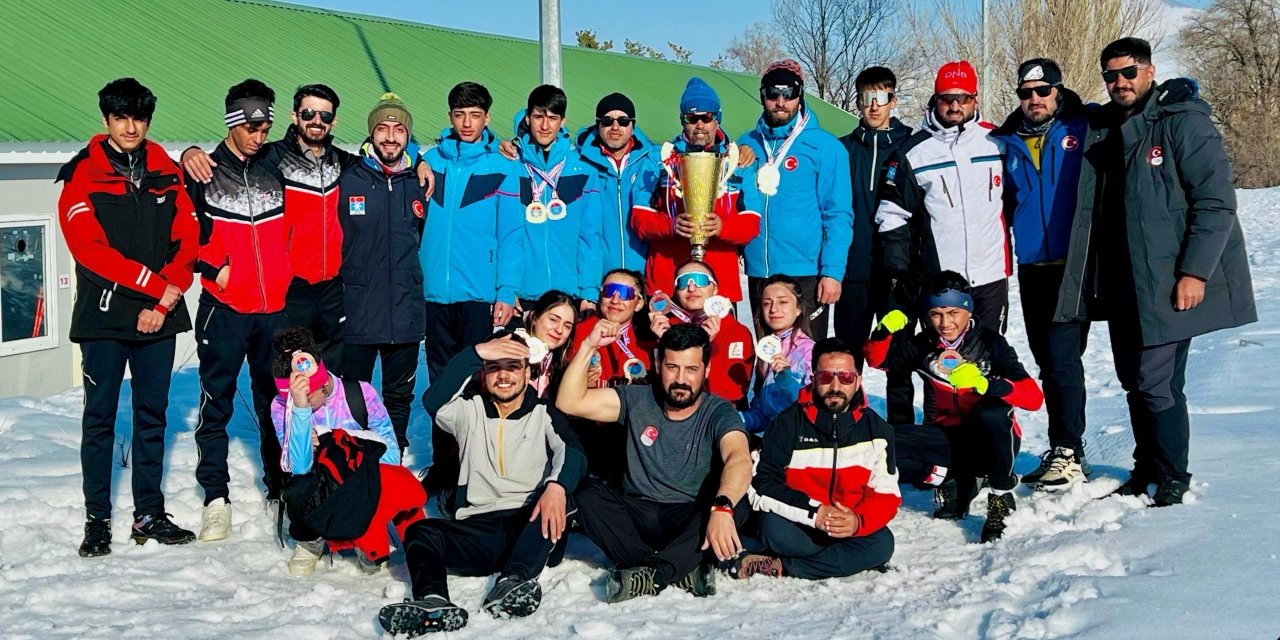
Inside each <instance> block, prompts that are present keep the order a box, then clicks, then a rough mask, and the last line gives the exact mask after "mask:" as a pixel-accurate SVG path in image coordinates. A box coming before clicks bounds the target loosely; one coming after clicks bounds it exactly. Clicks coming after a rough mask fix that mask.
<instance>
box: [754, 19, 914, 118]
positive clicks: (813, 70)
mask: <svg viewBox="0 0 1280 640" xmlns="http://www.w3.org/2000/svg"><path fill="white" fill-rule="evenodd" d="M899 5H900V3H899V1H898V0H774V2H773V20H774V22H775V23H776V24H777V27H778V32H779V33H780V34H781V40H782V44H783V46H784V47H785V48H786V50H787V51H789V52H791V53H792V54H793V55H795V57H796V59H797V60H798V61H799V62H800V64H801V65H802V66H803V67H804V69H805V72H806V74H807V75H808V79H809V80H810V82H811V83H812V87H813V91H814V92H815V93H817V94H818V97H819V98H822V99H823V100H826V101H827V102H830V103H832V104H835V105H836V106H838V107H840V108H841V109H844V110H846V111H848V110H850V109H852V108H853V103H854V98H855V94H856V93H857V91H856V89H855V88H854V86H853V81H854V78H855V77H857V75H858V72H859V71H861V70H862V69H863V68H864V67H866V66H868V65H869V64H874V63H880V62H884V61H885V60H887V59H888V58H889V56H890V54H891V49H892V47H893V45H894V39H893V38H892V31H893V29H892V28H891V18H892V17H893V16H894V14H895V13H896V12H897V10H898V8H899Z"/></svg>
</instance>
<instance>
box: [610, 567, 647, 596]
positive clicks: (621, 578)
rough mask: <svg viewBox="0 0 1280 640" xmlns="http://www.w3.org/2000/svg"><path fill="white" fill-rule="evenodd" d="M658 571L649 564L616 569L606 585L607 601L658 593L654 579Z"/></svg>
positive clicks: (611, 573)
mask: <svg viewBox="0 0 1280 640" xmlns="http://www.w3.org/2000/svg"><path fill="white" fill-rule="evenodd" d="M656 573H657V570H656V569H655V568H653V567H651V566H647V565H641V566H639V567H632V568H630V569H614V570H613V571H611V572H609V580H608V581H607V582H605V585H604V597H605V601H606V602H608V603H610V604H614V603H618V602H625V601H627V600H630V599H632V598H636V597H639V596H656V595H658V591H659V589H658V585H657V584H655V583H654V580H653V579H654V575H655V574H656Z"/></svg>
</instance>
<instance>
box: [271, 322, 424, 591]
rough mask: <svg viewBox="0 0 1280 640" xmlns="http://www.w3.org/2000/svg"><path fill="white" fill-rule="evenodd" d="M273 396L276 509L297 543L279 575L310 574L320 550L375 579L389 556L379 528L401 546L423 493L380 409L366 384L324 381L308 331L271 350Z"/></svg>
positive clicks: (282, 339)
mask: <svg viewBox="0 0 1280 640" xmlns="http://www.w3.org/2000/svg"><path fill="white" fill-rule="evenodd" d="M272 347H273V349H274V350H275V354H276V356H275V361H274V362H273V363H272V373H273V374H274V376H275V378H276V388H277V389H278V390H279V391H280V396H279V397H277V398H276V399H275V401H274V402H273V403H272V405H271V419H272V422H273V423H274V424H275V432H276V438H277V439H278V440H279V441H280V451H281V455H280V466H281V468H282V469H283V470H284V472H285V473H286V474H289V476H288V479H287V480H286V482H285V488H284V494H283V497H284V503H285V508H286V510H287V511H288V514H289V535H290V536H291V537H292V538H293V539H294V540H296V541H297V542H298V545H297V547H295V548H294V550H293V557H292V558H291V559H290V560H289V573H291V574H293V575H310V574H311V573H312V572H314V571H315V567H316V561H317V560H318V559H319V558H320V555H321V554H322V553H323V552H324V549H325V542H326V541H328V547H329V548H330V549H332V550H334V551H338V550H340V549H350V548H355V549H356V559H357V560H358V561H359V563H360V568H361V570H363V571H365V572H366V573H376V572H377V571H378V570H379V569H380V566H379V565H381V564H382V563H385V562H386V560H387V556H388V555H389V554H390V552H391V545H390V539H389V537H388V535H387V524H388V523H393V524H394V525H395V527H396V532H397V533H398V534H399V535H400V537H401V539H402V540H403V539H404V533H405V530H406V528H408V526H409V525H411V524H413V523H414V522H417V521H419V520H422V519H423V518H424V517H425V516H424V515H423V513H422V505H423V503H424V502H426V499H427V497H426V494H425V493H423V491H422V485H420V484H418V481H417V479H416V478H414V477H413V474H412V473H410V472H409V470H408V469H405V468H404V467H402V466H400V448H399V447H398V446H396V437H395V432H394V431H393V430H392V427H391V419H390V418H388V417H387V410H386V408H385V407H383V405H382V401H381V400H380V399H379V398H378V392H376V391H374V390H373V387H371V386H369V385H368V383H364V382H357V381H355V380H350V381H344V380H342V379H341V378H339V377H338V376H334V375H330V374H329V372H328V371H327V370H326V368H325V365H324V362H323V361H322V360H320V359H318V358H317V357H316V356H314V355H312V354H314V353H318V352H319V351H318V349H317V348H316V344H315V340H314V339H313V338H312V337H311V331H310V330H309V329H305V328H301V327H298V328H293V329H288V330H285V331H282V332H280V333H278V334H276V336H275V339H274V340H273V342H272Z"/></svg>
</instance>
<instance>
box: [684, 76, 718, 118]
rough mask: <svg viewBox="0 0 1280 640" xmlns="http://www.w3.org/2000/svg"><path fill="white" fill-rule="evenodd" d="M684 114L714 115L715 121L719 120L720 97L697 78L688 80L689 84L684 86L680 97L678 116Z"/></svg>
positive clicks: (709, 86) (703, 81)
mask: <svg viewBox="0 0 1280 640" xmlns="http://www.w3.org/2000/svg"><path fill="white" fill-rule="evenodd" d="M686 113H714V114H715V115H716V120H719V119H720V96H718V95H716V90H715V89H712V88H711V85H709V84H707V82H706V81H705V80H703V79H702V78H699V77H697V76H694V77H692V78H689V84H686V85H685V86H684V93H683V94H681V96H680V114H681V115H684V114H686Z"/></svg>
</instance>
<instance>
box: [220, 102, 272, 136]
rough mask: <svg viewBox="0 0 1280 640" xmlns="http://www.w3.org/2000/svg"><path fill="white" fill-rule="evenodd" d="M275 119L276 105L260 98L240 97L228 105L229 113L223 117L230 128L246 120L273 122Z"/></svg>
mask: <svg viewBox="0 0 1280 640" xmlns="http://www.w3.org/2000/svg"><path fill="white" fill-rule="evenodd" d="M275 119H276V110H275V107H272V106H271V103H270V102H267V101H266V100H262V99H260V98H240V99H239V100H236V101H235V102H232V103H231V106H230V107H227V115H225V116H223V117H222V121H223V122H225V123H226V125H227V128H228V129H230V128H231V127H235V126H239V125H242V124H245V123H246V122H271V121H272V120H275Z"/></svg>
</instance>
